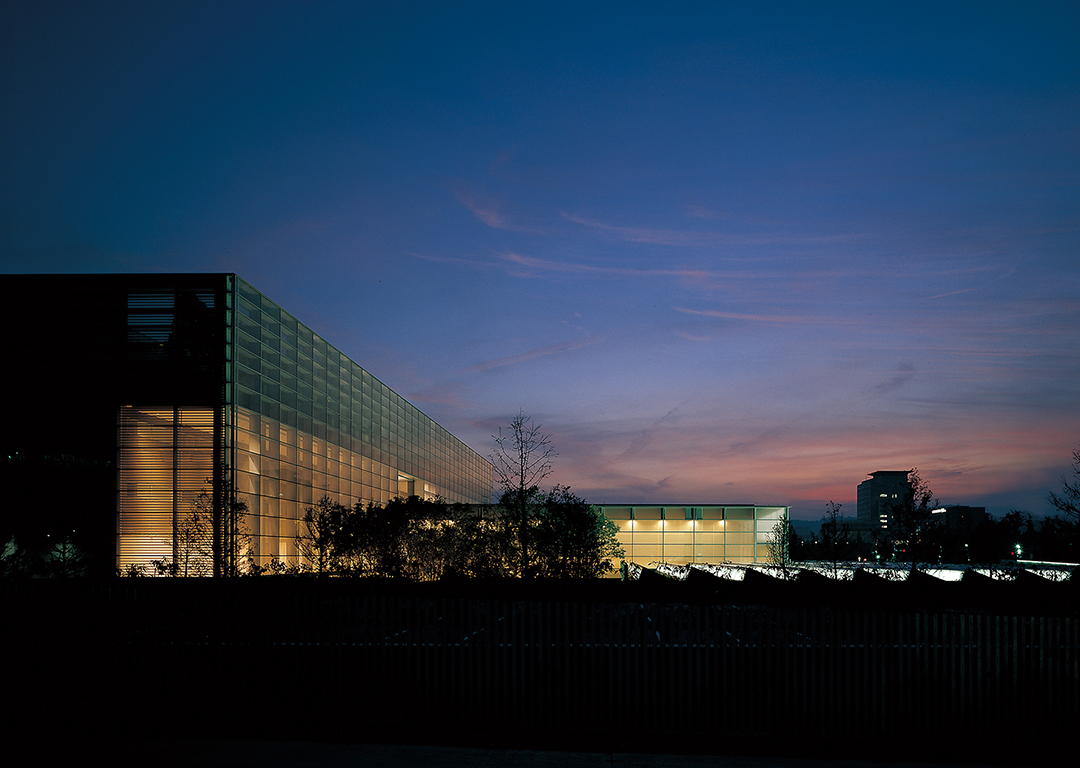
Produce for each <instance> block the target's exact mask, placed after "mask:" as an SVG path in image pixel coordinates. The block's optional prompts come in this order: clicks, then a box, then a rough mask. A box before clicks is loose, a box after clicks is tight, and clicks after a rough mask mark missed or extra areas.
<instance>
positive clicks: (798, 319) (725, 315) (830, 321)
mask: <svg viewBox="0 0 1080 768" xmlns="http://www.w3.org/2000/svg"><path fill="white" fill-rule="evenodd" d="M674 310H675V311H676V312H683V313H685V314H688V315H701V316H704V317H718V318H722V319H724V320H746V321H748V322H753V323H774V324H778V325H780V324H788V323H793V324H797V325H806V324H810V323H813V324H817V325H855V324H856V323H855V321H853V320H840V319H837V318H826V317H819V316H813V315H751V314H747V313H744V312H724V311H722V310H719V309H687V308H686V307H674Z"/></svg>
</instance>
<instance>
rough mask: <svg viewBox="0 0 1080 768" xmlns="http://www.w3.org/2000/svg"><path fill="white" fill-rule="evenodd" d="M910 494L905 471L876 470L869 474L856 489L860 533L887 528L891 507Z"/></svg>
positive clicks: (909, 484)
mask: <svg viewBox="0 0 1080 768" xmlns="http://www.w3.org/2000/svg"><path fill="white" fill-rule="evenodd" d="M910 492H911V483H910V482H909V481H908V471H907V470H878V471H877V472H871V473H870V477H869V479H867V480H863V481H862V482H861V483H859V487H858V496H857V499H858V502H857V503H858V507H857V510H858V516H857V521H858V528H859V530H860V531H874V530H880V529H886V528H888V527H889V517H890V511H891V508H892V506H893V505H895V504H899V503H901V502H902V501H903V499H904V496H905V495H906V494H908V493H910Z"/></svg>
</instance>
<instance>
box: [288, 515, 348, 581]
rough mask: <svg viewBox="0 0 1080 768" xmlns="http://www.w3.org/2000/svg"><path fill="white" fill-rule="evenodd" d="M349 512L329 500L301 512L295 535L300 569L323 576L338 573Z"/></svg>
mask: <svg viewBox="0 0 1080 768" xmlns="http://www.w3.org/2000/svg"><path fill="white" fill-rule="evenodd" d="M347 513H348V508H347V507H345V506H344V505H342V504H339V503H338V502H336V501H333V500H332V499H331V498H330V497H329V496H323V497H322V498H321V499H319V500H318V501H317V502H316V503H315V506H313V507H308V508H307V509H306V510H305V511H304V516H303V518H301V521H300V523H301V524H300V525H299V526H297V532H296V552H297V555H298V556H299V558H300V565H301V568H303V569H304V570H307V571H311V572H314V573H316V574H318V575H325V574H328V573H331V572H334V571H337V570H338V569H339V566H340V561H341V558H342V549H343V541H342V535H341V532H342V529H343V527H344V526H345V525H346V522H345V516H346V514H347Z"/></svg>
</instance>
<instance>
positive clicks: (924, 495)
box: [885, 469, 944, 570]
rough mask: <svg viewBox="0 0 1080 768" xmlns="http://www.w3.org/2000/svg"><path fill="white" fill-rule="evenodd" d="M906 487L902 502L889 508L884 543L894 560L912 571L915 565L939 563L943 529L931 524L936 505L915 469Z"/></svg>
mask: <svg viewBox="0 0 1080 768" xmlns="http://www.w3.org/2000/svg"><path fill="white" fill-rule="evenodd" d="M908 486H909V487H908V490H907V492H905V493H904V496H903V498H901V499H900V500H899V501H898V502H896V503H894V504H891V505H890V506H889V509H888V520H889V527H888V529H887V530H886V531H885V541H886V543H887V544H888V545H891V548H892V555H893V558H894V559H896V560H900V561H902V562H908V563H911V569H912V570H914V569H915V567H916V565H917V564H918V563H930V562H938V561H939V560H940V558H941V538H942V535H943V534H944V526H943V525H940V524H939V523H938V521H936V520H934V509H936V508H937V506H938V501H937V499H935V498H934V493H933V491H931V490H930V487H929V486H928V485H927V484H926V482H925V481H924V480H923V479H922V478H921V477H919V470H918V469H912V470H911V471H910V472H908Z"/></svg>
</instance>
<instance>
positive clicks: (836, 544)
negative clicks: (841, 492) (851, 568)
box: [813, 501, 859, 577]
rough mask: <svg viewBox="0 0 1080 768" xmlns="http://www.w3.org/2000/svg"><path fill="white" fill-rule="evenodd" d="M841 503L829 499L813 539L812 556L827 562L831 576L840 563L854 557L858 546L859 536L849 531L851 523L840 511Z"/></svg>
mask: <svg viewBox="0 0 1080 768" xmlns="http://www.w3.org/2000/svg"><path fill="white" fill-rule="evenodd" d="M843 506H844V505H843V504H837V503H836V502H833V501H830V502H829V503H828V504H826V505H825V514H824V515H822V517H821V529H820V530H819V532H818V535H817V536H815V537H814V539H813V548H814V557H815V558H817V559H818V560H821V561H822V562H824V563H826V564H828V566H829V568H830V569H831V570H832V573H833V577H836V576H837V575H838V574H839V572H840V563H842V562H847V561H849V560H851V559H852V558H854V556H855V553H856V552H857V551H858V548H859V537H858V535H857V534H853V533H852V531H851V524H850V523H848V521H847V520H845V519H844V514H843V513H842V512H841V511H840V510H841V508H842V507H843Z"/></svg>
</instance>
